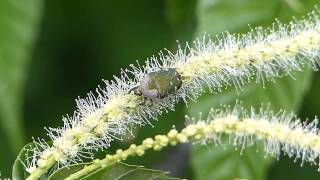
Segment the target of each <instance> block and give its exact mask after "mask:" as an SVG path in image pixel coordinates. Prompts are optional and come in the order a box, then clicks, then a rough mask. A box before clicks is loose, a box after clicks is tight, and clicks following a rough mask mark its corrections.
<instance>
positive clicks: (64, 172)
mask: <svg viewBox="0 0 320 180" xmlns="http://www.w3.org/2000/svg"><path fill="white" fill-rule="evenodd" d="M86 165H90V163H80V164H75V165H71V166H67V167H64V168H61V169H59V170H57V171H56V172H54V173H53V174H52V175H51V176H50V177H49V180H60V179H63V178H66V177H68V176H69V175H71V174H73V173H74V172H76V171H78V170H80V169H82V168H83V167H85V166H86ZM81 179H82V180H97V179H118V180H139V179H159V180H178V178H172V177H169V176H167V174H166V173H165V172H162V171H159V170H153V169H147V168H144V167H143V166H136V165H128V164H124V163H117V164H115V165H113V166H112V167H105V168H101V169H98V170H97V171H95V172H94V173H91V174H88V175H87V176H86V177H83V178H81Z"/></svg>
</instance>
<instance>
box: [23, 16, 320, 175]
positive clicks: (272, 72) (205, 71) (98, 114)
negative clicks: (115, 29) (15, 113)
mask: <svg viewBox="0 0 320 180" xmlns="http://www.w3.org/2000/svg"><path fill="white" fill-rule="evenodd" d="M319 55H320V19H319V17H318V16H317V14H316V13H313V14H312V15H310V17H309V18H307V19H305V20H302V21H301V22H292V23H291V24H290V25H281V24H278V25H275V26H274V27H273V28H272V29H266V30H264V29H262V28H257V29H256V30H254V31H252V32H249V33H247V34H245V35H241V36H240V35H231V34H225V35H224V36H223V39H217V40H216V41H213V40H210V39H207V38H203V39H198V40H196V41H195V42H194V45H192V46H191V45H189V44H187V45H186V46H185V48H181V47H180V46H179V48H178V51H177V52H176V53H172V52H169V51H168V52H167V53H162V52H161V53H160V55H159V57H152V58H151V59H149V60H148V61H146V65H145V66H143V67H141V66H140V65H139V64H138V65H137V66H134V65H132V66H131V68H130V69H125V70H123V71H121V77H114V80H113V81H110V82H109V81H104V82H105V84H106V85H105V87H103V88H102V87H98V88H97V90H96V93H95V94H94V93H92V92H90V93H89V94H88V96H87V98H84V99H80V98H79V99H77V100H76V103H77V110H76V111H75V112H74V114H73V115H72V116H67V117H64V118H63V122H64V126H63V127H61V128H48V129H47V131H48V135H49V137H50V139H51V140H52V142H53V144H52V145H49V144H47V143H44V142H43V141H36V142H35V144H36V147H35V148H31V149H30V150H29V151H31V152H32V157H29V158H28V159H27V162H25V163H24V164H26V165H25V166H26V170H27V171H28V172H29V173H30V177H29V179H35V178H39V177H40V176H41V175H42V174H44V173H46V171H47V170H49V169H50V168H51V167H53V166H55V165H56V167H59V166H61V165H68V164H71V163H76V162H79V161H82V159H83V158H92V157H93V154H94V152H95V151H98V150H99V149H106V148H108V147H109V146H110V142H111V141H113V140H115V139H120V140H121V137H122V135H123V134H125V133H127V132H128V131H129V132H130V126H132V125H138V126H142V125H145V124H152V123H151V122H150V119H154V118H156V117H157V116H158V115H160V114H161V113H163V112H167V111H168V110H174V106H175V103H177V102H178V101H180V100H183V101H184V102H186V103H187V102H188V100H189V99H192V100H195V99H196V98H197V97H198V96H199V95H200V94H201V93H202V92H203V87H204V85H206V86H208V87H209V89H210V90H211V92H216V91H221V89H222V88H223V87H225V86H230V85H234V86H236V87H239V86H241V85H243V84H245V83H247V82H250V81H251V80H252V79H254V78H255V77H256V78H257V82H259V81H262V82H264V81H265V80H272V79H273V78H275V77H279V76H282V75H288V74H290V73H292V72H293V71H294V70H301V69H302V68H303V67H304V66H306V65H309V66H312V67H313V68H314V69H317V68H318V66H319ZM167 68H174V69H176V70H177V72H178V73H179V75H181V77H182V86H181V87H180V88H179V89H178V90H177V92H176V93H175V94H168V95H166V96H165V97H163V98H155V99H153V100H152V104H151V105H150V104H145V103H144V102H145V101H146V99H147V98H146V97H144V96H142V95H137V94H135V93H134V92H132V89H133V88H135V87H137V86H139V85H140V81H141V79H142V78H143V77H144V76H145V75H146V74H148V73H150V72H157V71H159V70H163V69H167ZM130 77H133V78H130ZM168 83H169V82H168ZM22 161H25V160H22ZM41 164H45V165H46V166H45V168H42V167H41Z"/></svg>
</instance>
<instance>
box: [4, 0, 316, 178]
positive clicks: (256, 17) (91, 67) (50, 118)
mask: <svg viewBox="0 0 320 180" xmlns="http://www.w3.org/2000/svg"><path fill="white" fill-rule="evenodd" d="M316 2H317V1H316V0H305V1H302V0H269V1H260V0H238V1H233V0H198V1H196V0H156V1H149V0H138V1H129V0H122V1H117V0H106V1H89V0H78V1H75V0H70V1H63V0H55V1H49V0H46V1H43V2H42V1H39V0H31V1H28V2H27V1H26V2H24V1H22V0H2V1H1V2H0V135H1V137H3V138H2V141H0V147H1V148H0V170H1V172H2V175H4V176H9V175H10V171H11V165H12V163H13V161H14V158H15V156H16V155H17V153H18V149H19V148H21V147H22V145H23V143H26V142H30V141H31V140H32V139H31V137H32V136H35V137H41V138H46V132H45V130H43V127H57V126H61V125H62V121H61V116H62V115H64V114H67V113H72V111H73V110H75V103H74V99H75V98H76V97H77V96H78V95H80V96H81V97H84V96H85V95H86V93H87V92H88V91H90V90H94V89H95V88H96V87H97V85H98V84H102V82H101V79H102V78H104V79H112V76H113V75H119V72H120V68H125V67H128V65H129V64H132V63H135V60H136V59H139V60H140V62H144V61H145V60H146V58H148V57H150V56H152V55H153V54H155V55H156V54H157V52H158V51H159V50H161V49H163V48H167V49H170V50H173V51H174V50H175V48H176V40H180V41H181V42H184V41H190V40H192V39H193V38H195V37H199V36H200V37H201V36H202V35H203V34H204V32H207V33H208V34H210V35H212V36H214V35H216V34H220V33H221V32H222V31H229V32H232V33H243V32H246V31H248V30H250V28H249V26H248V24H250V25H251V27H254V26H257V25H261V26H264V27H268V26H271V24H272V22H273V21H274V18H279V19H280V20H281V21H282V22H288V20H289V19H290V18H291V17H292V16H296V17H297V18H299V17H301V16H302V15H303V14H305V13H306V12H308V11H310V10H312V9H313V5H314V4H315V3H316ZM295 77H296V79H297V80H296V81H294V80H293V79H291V78H285V79H281V80H277V82H276V83H267V84H266V88H265V89H263V87H262V84H258V85H255V84H249V85H248V86H246V87H244V88H243V90H242V91H239V92H237V91H236V90H235V89H233V88H228V89H227V90H226V91H225V92H223V93H218V94H216V95H209V94H205V95H203V96H202V97H201V98H200V100H199V101H198V102H197V103H193V104H191V105H190V106H189V107H187V108H185V107H184V106H185V105H183V104H179V105H178V107H177V109H176V111H175V112H170V113H169V114H165V115H163V117H161V118H159V121H155V122H154V124H153V125H154V126H155V128H151V127H141V128H139V129H138V128H135V129H134V132H135V134H136V136H135V137H136V138H135V139H133V138H130V137H128V139H126V140H125V142H122V143H119V142H117V143H115V144H113V147H112V148H111V149H110V151H113V150H114V149H116V148H117V147H119V146H121V147H127V146H128V144H130V143H132V142H135V143H139V142H141V140H142V139H143V138H145V137H149V136H153V135H155V134H161V133H164V132H166V131H167V130H168V129H170V128H171V127H172V126H173V125H176V127H177V128H181V127H182V126H183V123H184V119H183V117H184V114H185V113H187V114H191V115H196V114H197V112H199V111H202V112H206V111H207V109H208V108H209V107H216V106H218V105H219V104H234V102H235V99H241V100H243V101H244V102H245V105H246V106H249V105H255V106H257V105H259V104H260V103H261V102H264V103H268V102H270V103H271V104H272V105H273V106H272V107H273V108H275V109H279V108H284V109H286V110H290V111H291V110H293V111H296V112H300V114H301V115H302V116H303V117H310V118H313V116H314V115H319V114H320V113H319V112H320V110H319V109H318V108H317V107H319V102H320V96H319V88H320V84H319V82H320V81H319V78H320V74H319V73H313V74H312V73H311V72H310V71H305V72H304V73H296V74H295ZM22 125H23V126H22ZM23 141H24V142H23ZM188 147H189V146H178V147H177V148H169V149H167V150H164V151H162V152H148V153H147V154H146V155H145V156H143V157H142V158H131V159H129V161H128V163H130V164H138V165H145V166H146V167H148V168H160V169H162V170H166V171H171V172H172V175H174V176H177V177H183V178H190V179H195V178H196V179H208V178H211V179H212V178H214V179H218V180H219V179H230V178H236V177H238V178H249V179H258V180H259V179H263V178H266V179H289V178H290V179H293V180H294V179H311V180H312V179H317V178H319V177H320V175H318V172H317V171H316V168H315V167H309V166H308V165H304V167H303V168H300V167H299V163H293V160H292V159H287V158H286V157H282V158H280V161H279V162H273V163H271V161H270V159H267V160H264V158H263V156H264V153H263V152H259V153H256V151H255V149H257V148H255V149H248V150H245V151H244V152H243V155H242V156H240V153H239V151H235V150H234V149H233V148H229V149H226V150H225V149H222V148H221V147H214V148H211V147H210V148H209V149H208V148H207V147H195V146H194V147H192V150H191V151H190V152H189V149H188ZM101 154H103V153H101ZM97 156H99V155H97ZM172 157H175V158H176V159H175V161H174V162H172V161H170V160H172ZM181 159H182V160H185V161H186V163H182V165H181V163H180V164H175V163H176V162H180V161H179V160H181ZM189 159H190V161H189ZM182 162H184V161H182ZM178 165H181V167H179V168H177V167H175V166H178ZM170 168H171V169H170ZM172 168H175V169H172Z"/></svg>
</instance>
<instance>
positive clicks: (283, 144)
mask: <svg viewBox="0 0 320 180" xmlns="http://www.w3.org/2000/svg"><path fill="white" fill-rule="evenodd" d="M292 120H293V121H292ZM317 123H318V120H317V119H315V120H314V121H312V122H311V123H309V124H305V123H301V122H300V120H299V119H296V118H295V116H294V115H292V114H286V113H285V112H284V111H281V112H279V113H276V114H273V113H272V112H270V111H268V110H262V109H261V111H260V112H259V113H255V110H254V109H252V110H251V112H250V113H248V112H247V111H245V110H244V109H242V108H239V107H237V106H236V108H235V109H233V110H232V111H230V109H227V110H211V111H210V113H209V116H208V118H207V119H206V120H202V119H198V120H197V121H195V120H194V119H193V122H192V123H191V124H189V125H187V126H186V127H185V128H184V129H182V130H181V131H180V132H178V131H177V130H176V129H172V130H170V131H169V132H168V133H167V134H165V135H157V136H155V137H154V138H147V139H145V140H144V141H143V142H142V144H141V145H138V146H137V145H135V144H131V145H130V147H129V148H128V149H126V150H122V149H118V150H117V151H116V153H115V154H113V155H109V154H108V155H106V157H105V158H104V159H96V160H94V161H93V162H92V164H90V165H88V166H85V167H84V168H83V169H81V170H79V171H77V172H76V173H74V174H72V175H70V176H69V177H68V178H66V180H75V179H80V178H81V177H84V176H86V175H88V174H90V173H92V172H94V171H97V170H99V169H100V168H107V167H110V166H112V165H114V164H115V163H117V162H120V161H125V160H126V159H127V158H128V157H130V156H137V155H138V156H142V155H144V154H145V151H147V150H155V151H160V150H161V149H162V148H164V147H166V146H168V145H172V146H175V145H176V144H178V143H187V142H193V143H199V142H201V143H205V144H208V143H212V142H214V143H217V144H220V143H221V135H228V136H229V137H230V143H231V144H232V145H235V146H239V147H242V148H245V147H247V146H250V145H253V144H255V143H256V141H262V142H264V145H265V148H264V149H265V151H266V153H267V154H270V155H272V156H276V157H278V156H279V155H280V151H283V152H284V153H285V154H287V155H288V156H290V157H292V156H296V158H301V159H302V161H307V162H310V163H315V160H316V159H317V158H319V154H320V135H319V129H318V128H317ZM319 165H320V164H319Z"/></svg>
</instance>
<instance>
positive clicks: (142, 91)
mask: <svg viewBox="0 0 320 180" xmlns="http://www.w3.org/2000/svg"><path fill="white" fill-rule="evenodd" d="M181 85H182V77H181V75H180V74H179V73H178V71H177V69H175V68H167V69H161V70H158V71H155V72H150V73H147V74H146V75H145V76H144V77H143V78H142V79H141V81H140V85H139V86H138V87H136V88H133V89H132V90H133V91H134V93H135V94H137V95H139V96H143V97H145V98H146V99H155V98H158V99H161V98H164V97H167V96H168V95H171V94H175V93H176V92H177V91H178V90H179V89H180V88H181Z"/></svg>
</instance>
